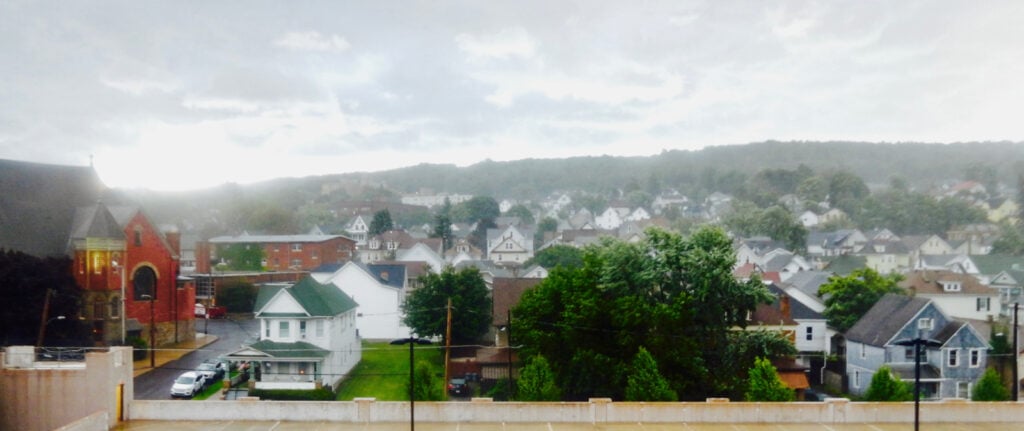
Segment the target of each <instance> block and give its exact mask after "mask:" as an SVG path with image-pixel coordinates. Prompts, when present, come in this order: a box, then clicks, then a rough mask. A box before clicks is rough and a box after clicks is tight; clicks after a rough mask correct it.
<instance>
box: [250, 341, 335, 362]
mask: <svg viewBox="0 0 1024 431" xmlns="http://www.w3.org/2000/svg"><path fill="white" fill-rule="evenodd" d="M249 348H250V349H253V350H259V351H261V352H263V353H266V354H268V355H270V356H271V357H274V358H299V359H305V358H324V357H327V355H328V354H330V353H331V352H329V351H327V350H324V349H321V348H319V347H317V346H315V345H313V344H310V343H307V342H305V341H297V342H294V343H278V342H275V341H270V340H261V341H259V342H257V343H254V344H252V345H250V346H249Z"/></svg>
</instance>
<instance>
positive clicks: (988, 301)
mask: <svg viewBox="0 0 1024 431" xmlns="http://www.w3.org/2000/svg"><path fill="white" fill-rule="evenodd" d="M977 302H978V310H977V311H989V310H990V309H991V306H992V298H988V297H985V298H978V301H977Z"/></svg>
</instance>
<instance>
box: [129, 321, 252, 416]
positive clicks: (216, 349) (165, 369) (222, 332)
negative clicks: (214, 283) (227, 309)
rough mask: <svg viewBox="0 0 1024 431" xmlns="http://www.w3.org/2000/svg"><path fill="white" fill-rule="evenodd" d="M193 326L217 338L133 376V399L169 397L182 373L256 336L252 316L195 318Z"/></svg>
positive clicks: (236, 347)
mask: <svg viewBox="0 0 1024 431" xmlns="http://www.w3.org/2000/svg"><path fill="white" fill-rule="evenodd" d="M196 330H197V331H199V332H203V331H204V330H208V331H209V332H208V333H209V334H210V335H215V336H217V341H214V342H213V343H210V344H208V345H206V346H205V347H203V348H202V349H201V350H196V351H194V352H191V353H189V354H186V355H185V356H182V357H181V358H179V359H177V360H174V361H171V362H168V363H166V364H164V365H163V366H160V367H158V368H156V369H154V370H152V371H149V372H147V373H145V374H142V375H139V376H138V377H136V378H135V399H137V400H164V399H168V398H170V397H171V395H170V391H171V384H173V383H174V379H176V378H177V377H178V376H179V375H180V374H181V373H183V372H185V371H191V370H194V369H195V367H196V366H198V365H199V364H200V363H202V362H203V361H204V360H206V359H215V358H217V357H218V356H221V355H224V354H226V353H230V352H233V351H235V350H238V349H239V348H240V347H241V346H242V344H243V343H245V342H249V343H251V342H255V341H256V340H257V339H258V336H259V322H258V321H256V320H253V319H246V320H234V319H211V320H209V321H208V323H207V321H203V320H197V321H196Z"/></svg>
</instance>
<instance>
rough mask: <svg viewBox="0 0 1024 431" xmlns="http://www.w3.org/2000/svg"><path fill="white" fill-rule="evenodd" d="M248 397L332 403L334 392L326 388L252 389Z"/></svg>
mask: <svg viewBox="0 0 1024 431" xmlns="http://www.w3.org/2000/svg"><path fill="white" fill-rule="evenodd" d="M249 396H251V397H259V398H260V399H261V400H274V401H332V400H334V392H331V390H330V389H328V388H320V389H313V390H304V389H253V390H251V391H249Z"/></svg>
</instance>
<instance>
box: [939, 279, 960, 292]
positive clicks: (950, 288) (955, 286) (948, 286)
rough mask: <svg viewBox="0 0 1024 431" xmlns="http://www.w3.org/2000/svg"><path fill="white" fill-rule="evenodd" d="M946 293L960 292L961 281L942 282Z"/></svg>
mask: <svg viewBox="0 0 1024 431" xmlns="http://www.w3.org/2000/svg"><path fill="white" fill-rule="evenodd" d="M939 284H941V285H942V290H943V291H944V292H959V291H960V289H961V286H960V282H959V281H940V282H939Z"/></svg>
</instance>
